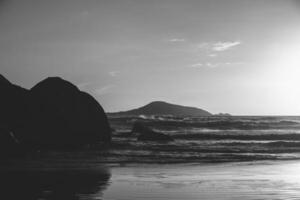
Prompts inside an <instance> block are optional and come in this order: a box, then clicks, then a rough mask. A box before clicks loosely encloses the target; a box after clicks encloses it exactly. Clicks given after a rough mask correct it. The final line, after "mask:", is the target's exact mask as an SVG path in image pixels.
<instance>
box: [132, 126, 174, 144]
mask: <svg viewBox="0 0 300 200" xmlns="http://www.w3.org/2000/svg"><path fill="white" fill-rule="evenodd" d="M131 132H132V134H136V135H137V139H138V140H139V141H157V142H169V141H173V138H172V137H171V136H169V135H165V134H163V133H159V132H156V131H153V130H152V129H151V128H149V127H147V126H145V125H144V124H142V123H139V122H136V123H134V125H133V128H132V131H131Z"/></svg>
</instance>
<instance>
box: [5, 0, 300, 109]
mask: <svg viewBox="0 0 300 200" xmlns="http://www.w3.org/2000/svg"><path fill="white" fill-rule="evenodd" d="M0 27H1V28H0V73H1V74H2V75H4V76H5V77H6V78H8V79H9V80H10V81H11V82H13V83H15V84H18V85H21V86H23V87H25V88H28V89H29V88H31V87H33V86H34V85H35V84H36V83H38V82H39V81H41V80H43V79H45V78H46V77H49V76H60V77H62V78H64V79H66V80H68V81H70V82H72V83H73V84H75V85H77V86H78V87H79V88H80V89H81V90H83V91H86V92H89V93H90V94H92V95H93V96H94V97H95V98H96V99H97V100H98V101H99V103H100V104H101V105H102V106H103V107H104V109H105V110H106V111H107V112H114V111H121V110H128V109H132V108H136V107H140V106H143V105H145V104H147V103H149V102H151V101H157V100H159V101H167V102H170V103H175V104H181V105H187V106H195V107H199V108H202V109H205V110H207V111H209V112H211V113H219V112H226V113H230V114H233V115H300V37H299V35H300V1H298V0H259V1H258V0H257V1H256V0H255V1H254V0H203V1H201V0H26V1H24V0H0Z"/></svg>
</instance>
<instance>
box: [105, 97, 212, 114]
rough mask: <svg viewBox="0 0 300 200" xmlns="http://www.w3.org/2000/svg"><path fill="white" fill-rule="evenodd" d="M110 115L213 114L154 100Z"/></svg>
mask: <svg viewBox="0 0 300 200" xmlns="http://www.w3.org/2000/svg"><path fill="white" fill-rule="evenodd" d="M107 114H108V115H174V116H211V115H212V114H211V113H209V112H208V111H206V110H203V109H200V108H196V107H188V106H181V105H176V104H171V103H167V102H163V101H154V102H151V103H149V104H147V105H145V106H143V107H140V108H137V109H133V110H128V111H123V112H115V113H107Z"/></svg>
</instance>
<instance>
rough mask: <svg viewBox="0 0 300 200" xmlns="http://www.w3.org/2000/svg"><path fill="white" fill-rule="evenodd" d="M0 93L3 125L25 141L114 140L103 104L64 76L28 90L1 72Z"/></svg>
mask: <svg viewBox="0 0 300 200" xmlns="http://www.w3.org/2000/svg"><path fill="white" fill-rule="evenodd" d="M0 93H1V99H0V109H1V114H0V120H1V121H0V128H2V129H4V130H6V131H8V132H12V133H13V135H14V136H15V137H16V138H17V140H18V141H19V142H20V143H22V144H24V145H28V146H43V147H56V146H59V147H65V146H70V145H80V144H92V143H98V142H105V143H108V142H110V140H111V130H110V126H109V123H108V120H107V117H106V114H105V113H104V110H103V108H102V107H101V105H100V104H99V103H98V102H97V101H96V100H95V99H94V98H93V97H92V96H90V95H89V94H87V93H85V92H81V91H80V90H79V89H78V88H77V87H76V86H75V85H73V84H72V83H70V82H68V81H65V80H63V79H61V78H57V77H54V78H47V79H45V80H43V81H41V82H40V83H38V84H37V85H36V86H34V87H33V88H32V89H31V90H26V89H24V88H21V87H19V86H16V85H13V84H11V83H10V82H9V81H8V80H6V79H5V78H4V77H3V76H1V77H0Z"/></svg>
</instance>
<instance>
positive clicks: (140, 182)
mask: <svg viewBox="0 0 300 200" xmlns="http://www.w3.org/2000/svg"><path fill="white" fill-rule="evenodd" d="M299 172H300V162H299V161H287V162H246V163H227V164H204V165H203V164H195V165H193V164H189V165H184V164H183V165H180V164H178V165H133V166H126V167H113V168H112V169H111V173H112V177H111V179H110V184H109V187H108V188H107V189H106V190H105V191H104V194H103V199H107V200H129V199H156V200H162V199H178V200H179V199H188V200H192V199H193V200H196V199H197V200H199V199H201V200H219V199H220V200H221V199H222V200H224V199H225V200H240V199H243V200H258V199H270V200H271V199H272V200H273V199H276V200H281V199H282V200H283V199H284V200H286V199H299V198H300V173H299Z"/></svg>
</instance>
